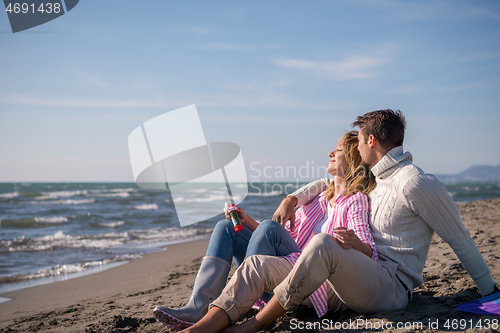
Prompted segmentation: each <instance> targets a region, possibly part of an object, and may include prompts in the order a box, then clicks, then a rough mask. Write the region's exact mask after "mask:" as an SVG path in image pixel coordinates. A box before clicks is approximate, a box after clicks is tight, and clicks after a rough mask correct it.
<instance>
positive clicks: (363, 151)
mask: <svg viewBox="0 0 500 333" xmlns="http://www.w3.org/2000/svg"><path fill="white" fill-rule="evenodd" d="M366 139H367V138H365V135H364V134H363V130H362V129H360V130H359V133H358V141H359V143H358V151H359V155H361V159H362V160H363V162H365V163H367V164H368V165H370V163H368V161H369V160H370V158H369V157H370V147H368V143H367V141H366Z"/></svg>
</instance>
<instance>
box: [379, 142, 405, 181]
mask: <svg viewBox="0 0 500 333" xmlns="http://www.w3.org/2000/svg"><path fill="white" fill-rule="evenodd" d="M412 161H413V157H412V156H411V154H410V152H408V151H407V152H405V153H403V146H398V147H395V148H392V149H391V150H389V152H388V153H387V154H385V156H384V157H382V159H381V160H380V161H379V162H378V163H377V164H375V166H374V167H373V168H372V169H371V170H372V173H373V175H375V177H377V178H381V179H384V178H387V177H389V176H390V175H392V174H393V173H394V171H396V170H397V169H398V168H396V166H398V165H400V166H403V165H406V164H409V163H411V162H412Z"/></svg>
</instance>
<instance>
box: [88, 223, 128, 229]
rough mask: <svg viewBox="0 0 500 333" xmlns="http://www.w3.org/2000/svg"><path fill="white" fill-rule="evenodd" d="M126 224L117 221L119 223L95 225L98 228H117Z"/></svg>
mask: <svg viewBox="0 0 500 333" xmlns="http://www.w3.org/2000/svg"><path fill="white" fill-rule="evenodd" d="M124 224H125V221H117V222H107V223H106V222H102V223H93V225H96V226H98V227H104V228H116V227H120V226H122V225H124Z"/></svg>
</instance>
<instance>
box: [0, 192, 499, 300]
mask: <svg viewBox="0 0 500 333" xmlns="http://www.w3.org/2000/svg"><path fill="white" fill-rule="evenodd" d="M248 185H249V186H248V190H249V194H248V196H247V198H246V199H245V200H244V201H243V202H242V203H241V204H240V206H241V207H242V208H244V209H245V210H246V211H247V213H249V214H250V215H251V216H252V217H253V218H254V219H256V220H257V221H262V220H265V219H269V218H271V217H272V214H273V213H274V211H275V209H276V208H277V207H278V205H279V203H280V202H281V200H282V199H283V198H284V197H285V196H286V195H287V194H289V193H291V192H293V191H294V190H295V189H297V188H298V187H299V186H300V185H301V184H285V183H249V184H248ZM445 185H446V187H447V189H448V192H449V193H450V195H451V196H452V197H453V199H454V200H455V201H456V202H457V203H460V202H468V201H475V200H483V199H488V198H499V197H500V182H499V183H456V184H451V183H450V184H445ZM203 191H205V192H207V191H208V192H209V194H213V198H214V200H215V199H216V198H218V197H219V193H218V192H217V191H218V190H216V189H211V188H210V184H207V185H206V187H205V188H204V189H203ZM206 194H207V193H204V196H203V198H205V199H204V201H206V200H207V199H206V198H207V195H206ZM198 195H200V194H199V190H198V191H192V193H186V200H187V201H188V202H191V203H192V204H193V205H196V204H197V201H199V200H197V196H198ZM210 197H211V196H208V198H210ZM208 200H210V199H208ZM204 204H207V202H204ZM220 212H221V214H220V215H218V216H215V217H213V218H211V219H209V220H205V221H203V222H199V223H196V224H193V225H189V226H185V227H180V224H179V220H178V218H177V215H176V211H175V207H174V204H173V202H172V197H171V195H170V193H169V191H168V190H166V191H165V190H145V189H141V188H139V187H137V186H136V184H135V183H0V294H2V293H5V292H9V291H13V290H18V289H22V288H26V287H30V286H34V285H40V284H45V283H51V282H55V281H61V280H67V279H70V278H74V277H79V276H82V275H87V274H92V273H96V272H99V271H102V270H105V269H108V268H111V267H114V266H116V265H121V264H124V263H127V262H128V261H129V260H131V259H134V258H139V257H141V256H142V255H143V254H145V253H149V252H155V251H159V250H161V249H163V248H164V247H165V246H167V245H170V244H175V243H180V242H187V241H192V240H197V239H206V238H209V237H210V234H211V232H212V230H213V227H214V225H215V224H216V223H217V221H219V220H221V219H223V218H224V215H223V213H222V207H220ZM201 255H203V253H200V256H201ZM0 299H1V297H0ZM0 301H1V300H0Z"/></svg>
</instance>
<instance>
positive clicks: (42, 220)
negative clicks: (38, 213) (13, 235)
mask: <svg viewBox="0 0 500 333" xmlns="http://www.w3.org/2000/svg"><path fill="white" fill-rule="evenodd" d="M64 222H68V218H67V217H64V216H51V217H26V218H20V219H14V220H10V219H6V220H3V221H1V222H0V225H3V226H9V227H11V228H21V229H25V228H37V227H43V226H46V225H54V224H60V223H64Z"/></svg>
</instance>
